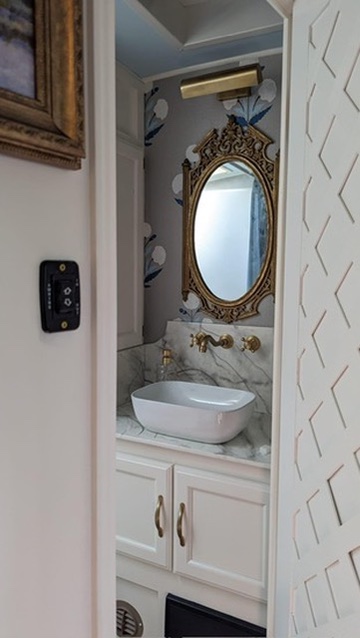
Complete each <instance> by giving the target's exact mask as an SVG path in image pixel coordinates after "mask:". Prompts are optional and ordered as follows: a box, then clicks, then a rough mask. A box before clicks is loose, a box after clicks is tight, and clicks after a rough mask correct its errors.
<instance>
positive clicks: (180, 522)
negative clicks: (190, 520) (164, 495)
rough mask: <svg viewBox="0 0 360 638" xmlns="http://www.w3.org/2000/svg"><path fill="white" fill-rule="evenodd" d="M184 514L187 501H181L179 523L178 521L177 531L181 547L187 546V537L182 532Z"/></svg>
mask: <svg viewBox="0 0 360 638" xmlns="http://www.w3.org/2000/svg"><path fill="white" fill-rule="evenodd" d="M184 514H185V503H180V507H179V514H178V518H177V523H176V533H177V535H178V537H179V542H180V545H181V547H184V546H185V537H184V535H183V532H182V523H183V518H184Z"/></svg>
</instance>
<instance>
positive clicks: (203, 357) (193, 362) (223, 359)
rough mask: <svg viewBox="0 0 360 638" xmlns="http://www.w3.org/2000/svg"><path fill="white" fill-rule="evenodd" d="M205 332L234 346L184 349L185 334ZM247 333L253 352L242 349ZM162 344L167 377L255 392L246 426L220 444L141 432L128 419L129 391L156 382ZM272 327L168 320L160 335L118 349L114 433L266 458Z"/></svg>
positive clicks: (187, 343)
mask: <svg viewBox="0 0 360 638" xmlns="http://www.w3.org/2000/svg"><path fill="white" fill-rule="evenodd" d="M199 331H202V332H205V333H208V334H211V335H212V336H213V337H214V338H215V339H219V337H220V336H221V335H222V334H225V333H228V334H230V335H231V336H232V337H233V338H234V346H233V347H232V348H231V349H229V350H225V349H223V348H221V347H217V348H215V347H213V346H212V345H209V347H208V349H207V351H206V352H204V353H202V352H199V349H198V348H197V347H192V348H191V347H190V343H191V334H195V333H196V332H199ZM251 334H254V335H256V336H257V337H259V339H260V340H261V347H260V349H259V350H257V351H256V352H255V353H251V352H248V351H242V350H241V348H242V345H243V342H242V341H241V339H242V337H247V336H249V335H251ZM164 347H167V348H170V349H171V351H172V357H173V361H172V363H171V365H170V366H169V368H168V369H167V379H169V380H170V379H171V380H179V381H192V382H196V383H206V384H208V385H218V386H226V387H230V388H239V389H241V390H249V391H251V392H253V393H254V394H255V396H256V403H255V411H254V414H253V417H252V419H251V422H250V424H249V425H248V427H247V428H246V429H245V430H244V431H243V432H241V433H240V434H239V435H238V436H237V437H235V438H234V439H232V440H231V441H229V442H228V443H224V444H221V445H214V444H205V443H197V442H192V441H187V440H186V439H175V438H173V437H169V436H165V435H161V434H156V433H153V432H150V431H148V430H146V429H145V428H144V427H143V426H142V425H141V424H140V423H139V422H138V421H137V420H136V419H135V417H134V413H133V411H132V406H131V393H132V392H133V391H134V390H136V389H138V388H141V387H142V386H144V385H146V384H148V383H154V382H155V381H158V380H159V364H160V362H161V351H162V349H163V348H164ZM272 354H273V329H272V328H264V327H260V326H257V327H249V326H246V327H245V326H241V325H238V324H236V325H227V324H226V325H225V324H218V323H213V322H211V321H210V320H204V321H203V322H196V323H190V322H183V321H169V322H168V323H167V326H166V331H165V334H164V336H163V338H162V339H159V340H158V341H157V342H155V343H151V344H145V345H143V346H137V347H135V348H129V349H128V350H123V351H121V352H119V353H118V419H117V435H118V436H126V437H130V438H131V439H137V440H139V439H141V440H144V441H147V442H153V443H155V442H156V443H158V444H160V443H161V444H163V445H167V446H176V447H181V448H188V449H192V450H198V451H201V453H204V454H205V453H206V454H213V455H225V456H233V457H236V458H242V459H251V460H257V461H261V462H269V459H270V441H271V394H272Z"/></svg>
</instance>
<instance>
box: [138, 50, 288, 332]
mask: <svg viewBox="0 0 360 638" xmlns="http://www.w3.org/2000/svg"><path fill="white" fill-rule="evenodd" d="M261 64H262V67H263V78H264V79H263V82H262V83H261V84H260V85H259V86H258V87H256V88H254V89H253V91H252V94H251V96H249V97H246V98H241V99H238V100H228V101H225V102H220V101H218V100H217V99H216V97H215V96H205V97H202V98H195V99H192V100H182V98H181V95H180V90H179V84H180V78H177V77H175V78H168V79H164V80H161V81H160V80H159V81H158V82H157V83H156V86H154V87H153V88H152V90H151V91H150V92H149V93H147V94H146V96H145V146H146V152H145V161H146V171H145V220H146V222H147V223H146V224H145V233H144V235H145V239H144V251H145V260H144V287H145V304H144V306H145V342H151V341H155V340H156V339H158V338H160V337H161V335H162V334H163V331H164V329H165V326H166V322H167V321H168V320H173V319H175V318H177V319H178V320H179V321H192V322H193V321H201V320H204V318H206V320H207V321H213V320H212V319H211V318H210V317H209V316H207V315H204V314H203V313H202V312H201V310H200V301H199V299H198V298H197V297H196V295H195V294H194V293H190V294H189V296H188V299H187V301H186V302H184V301H183V299H182V295H181V276H182V275H181V270H182V204H183V200H182V162H183V161H184V159H185V157H187V158H188V160H189V161H190V162H191V163H193V162H196V161H198V155H197V154H196V153H194V148H195V147H196V145H197V144H198V142H199V141H200V140H201V139H202V138H203V136H204V135H205V134H206V133H207V132H208V131H209V130H210V129H212V128H222V127H224V126H225V125H226V122H227V118H228V117H229V116H234V117H235V118H236V121H237V123H238V124H240V125H241V126H242V127H243V128H246V127H247V126H249V125H255V126H257V127H258V128H260V129H261V130H263V131H264V132H266V133H267V134H268V135H269V136H270V137H271V138H272V139H274V141H275V144H274V149H273V155H275V153H276V151H277V149H278V147H279V138H280V96H281V56H280V55H276V56H269V57H267V58H263V59H262V60H261ZM182 77H184V76H182ZM181 79H182V78H181ZM265 305H266V306H267V307H266V308H264V310H263V312H262V315H260V316H257V317H256V318H255V319H254V318H253V317H252V318H251V319H250V325H255V324H256V323H258V325H265V326H271V325H273V301H272V300H271V302H270V298H269V301H268V302H267V304H265ZM247 321H248V320H245V321H244V323H245V324H246V322H247Z"/></svg>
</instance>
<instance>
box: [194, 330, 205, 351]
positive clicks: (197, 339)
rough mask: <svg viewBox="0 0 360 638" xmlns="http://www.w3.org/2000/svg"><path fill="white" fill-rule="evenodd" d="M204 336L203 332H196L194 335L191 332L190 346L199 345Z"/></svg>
mask: <svg viewBox="0 0 360 638" xmlns="http://www.w3.org/2000/svg"><path fill="white" fill-rule="evenodd" d="M204 336H205V335H204V333H203V332H197V333H196V335H193V334H191V335H190V337H191V342H190V348H193V347H194V346H199V345H200V343H201V340H202V339H203V338H204Z"/></svg>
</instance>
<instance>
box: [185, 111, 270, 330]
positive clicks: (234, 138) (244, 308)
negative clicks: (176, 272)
mask: <svg viewBox="0 0 360 638" xmlns="http://www.w3.org/2000/svg"><path fill="white" fill-rule="evenodd" d="M272 143H273V140H272V139H271V138H270V137H268V136H267V135H266V134H265V133H263V132H261V131H259V130H258V129H257V128H255V127H253V126H248V127H247V128H246V129H243V128H242V127H241V126H240V125H239V124H236V121H235V118H234V117H232V116H231V117H229V120H228V123H227V125H226V126H225V127H224V128H223V129H222V131H220V132H218V130H217V129H213V130H211V131H209V133H208V134H207V135H206V136H205V137H204V139H203V140H202V141H201V142H200V143H199V144H198V145H197V146H196V147H195V148H194V153H198V155H199V161H198V162H196V163H195V164H193V165H191V164H190V162H189V160H188V159H186V160H185V161H184V162H183V165H182V166H183V282H182V296H183V299H184V301H186V300H187V298H188V294H189V292H194V293H195V294H196V295H197V296H198V297H199V299H200V301H201V310H202V311H203V312H205V313H206V314H209V315H212V316H213V317H215V318H216V319H217V320H219V321H222V322H225V323H233V322H235V321H238V320H239V319H245V318H246V317H251V316H252V315H256V314H258V313H259V311H258V307H259V304H260V301H261V300H262V299H263V298H264V297H266V296H267V295H270V294H272V295H274V294H275V252H276V251H275V249H276V245H275V238H276V208H277V185H278V167H279V159H278V156H277V157H276V158H275V160H273V159H271V158H270V157H269V156H268V154H267V149H268V146H269V145H270V144H272ZM236 160H237V161H240V162H242V163H243V164H245V165H247V167H248V168H250V169H251V170H252V171H253V173H254V174H255V176H256V177H257V179H258V180H259V182H260V184H261V186H262V188H263V191H264V195H265V199H266V208H267V219H268V242H267V250H266V255H265V258H264V262H263V265H262V267H261V270H260V274H259V276H258V277H257V279H256V281H255V282H254V284H253V286H252V287H251V288H250V289H249V290H248V291H247V292H246V293H245V294H244V295H243V296H241V297H240V298H239V299H236V300H234V301H227V300H224V299H221V298H220V297H217V296H216V295H214V294H213V293H212V292H211V290H210V289H209V288H208V286H207V285H206V284H205V282H204V279H203V277H202V276H201V273H200V270H199V267H198V264H197V260H196V254H195V245H194V225H195V216H196V210H197V205H198V202H199V198H200V195H201V193H202V190H203V188H204V186H205V183H206V182H207V180H208V179H209V177H210V175H211V174H212V173H213V171H214V170H215V169H216V168H218V166H220V165H221V164H223V163H225V162H229V161H236Z"/></svg>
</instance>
